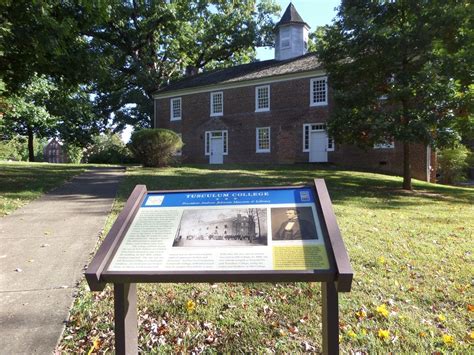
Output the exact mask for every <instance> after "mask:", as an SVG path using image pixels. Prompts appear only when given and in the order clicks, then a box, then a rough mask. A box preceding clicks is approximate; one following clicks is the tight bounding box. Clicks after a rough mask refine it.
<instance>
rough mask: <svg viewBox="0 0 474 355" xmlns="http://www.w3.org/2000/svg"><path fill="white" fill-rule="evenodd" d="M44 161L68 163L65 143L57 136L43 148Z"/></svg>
mask: <svg viewBox="0 0 474 355" xmlns="http://www.w3.org/2000/svg"><path fill="white" fill-rule="evenodd" d="M43 155H44V161H46V162H48V163H67V162H68V159H67V154H66V150H65V149H64V144H63V143H61V142H60V141H59V139H57V138H53V139H52V140H51V141H50V142H49V143H48V144H47V145H46V147H44V150H43Z"/></svg>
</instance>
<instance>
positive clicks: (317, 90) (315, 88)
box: [309, 76, 328, 106]
mask: <svg viewBox="0 0 474 355" xmlns="http://www.w3.org/2000/svg"><path fill="white" fill-rule="evenodd" d="M309 102H310V106H324V105H327V104H328V77H327V76H324V77H320V78H314V79H311V80H310V99H309Z"/></svg>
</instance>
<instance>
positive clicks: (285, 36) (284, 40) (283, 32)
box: [280, 27, 291, 49]
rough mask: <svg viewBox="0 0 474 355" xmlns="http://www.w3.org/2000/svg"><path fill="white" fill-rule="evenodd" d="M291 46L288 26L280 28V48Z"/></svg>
mask: <svg viewBox="0 0 474 355" xmlns="http://www.w3.org/2000/svg"><path fill="white" fill-rule="evenodd" d="M290 47H291V32H290V28H289V27H282V28H281V29H280V48H281V49H285V48H290Z"/></svg>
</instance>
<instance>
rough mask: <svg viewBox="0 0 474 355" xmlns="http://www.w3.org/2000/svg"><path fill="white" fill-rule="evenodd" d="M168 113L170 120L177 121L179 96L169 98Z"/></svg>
mask: <svg viewBox="0 0 474 355" xmlns="http://www.w3.org/2000/svg"><path fill="white" fill-rule="evenodd" d="M170 115H171V118H170V119H171V121H177V120H180V119H181V98H180V97H178V98H175V99H171V100H170Z"/></svg>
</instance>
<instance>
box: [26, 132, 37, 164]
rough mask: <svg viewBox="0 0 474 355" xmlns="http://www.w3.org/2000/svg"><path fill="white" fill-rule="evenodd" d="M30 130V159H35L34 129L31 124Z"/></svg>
mask: <svg viewBox="0 0 474 355" xmlns="http://www.w3.org/2000/svg"><path fill="white" fill-rule="evenodd" d="M27 130H28V161H35V149H34V147H33V129H32V128H31V126H28V127H27Z"/></svg>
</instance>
